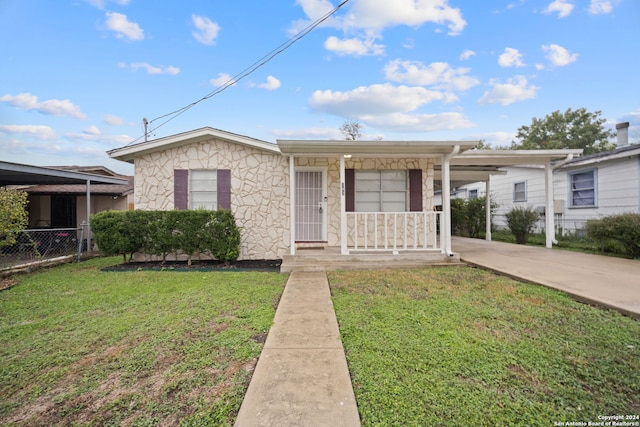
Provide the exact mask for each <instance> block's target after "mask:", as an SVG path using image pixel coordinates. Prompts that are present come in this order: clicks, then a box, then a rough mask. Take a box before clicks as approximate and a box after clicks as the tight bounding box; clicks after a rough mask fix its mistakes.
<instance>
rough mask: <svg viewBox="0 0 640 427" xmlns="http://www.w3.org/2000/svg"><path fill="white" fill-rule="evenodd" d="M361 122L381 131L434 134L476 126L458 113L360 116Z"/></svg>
mask: <svg viewBox="0 0 640 427" xmlns="http://www.w3.org/2000/svg"><path fill="white" fill-rule="evenodd" d="M358 119H359V120H361V121H362V122H364V123H365V124H370V126H375V127H376V128H379V129H384V130H391V131H394V132H433V131H438V130H451V129H463V128H470V127H473V126H475V124H474V123H473V122H472V121H470V120H469V119H467V118H466V117H464V115H463V114H461V113H458V112H447V113H438V114H404V113H391V114H385V115H380V116H367V115H363V116H359V117H358Z"/></svg>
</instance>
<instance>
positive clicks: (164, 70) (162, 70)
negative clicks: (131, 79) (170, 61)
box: [120, 62, 180, 76]
mask: <svg viewBox="0 0 640 427" xmlns="http://www.w3.org/2000/svg"><path fill="white" fill-rule="evenodd" d="M120 66H121V67H125V68H126V67H129V68H131V70H132V71H138V70H140V69H143V70H145V71H146V72H147V74H169V75H172V76H175V75H177V74H179V73H180V68H178V67H173V66H169V67H156V66H153V65H151V64H148V63H146V62H133V63H131V64H129V65H128V66H127V65H126V64H120Z"/></svg>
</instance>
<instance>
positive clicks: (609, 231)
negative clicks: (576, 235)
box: [586, 213, 640, 258]
mask: <svg viewBox="0 0 640 427" xmlns="http://www.w3.org/2000/svg"><path fill="white" fill-rule="evenodd" d="M586 230H587V236H588V237H589V238H590V239H592V240H593V241H596V242H601V244H602V246H603V247H604V246H605V244H607V243H609V242H611V241H614V242H617V243H618V244H619V245H620V246H621V250H622V252H623V253H624V254H625V255H627V256H630V257H631V258H640V214H636V213H624V214H619V215H612V216H607V217H604V218H602V219H598V220H590V221H587V225H586Z"/></svg>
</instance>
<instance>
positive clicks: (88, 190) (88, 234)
mask: <svg viewBox="0 0 640 427" xmlns="http://www.w3.org/2000/svg"><path fill="white" fill-rule="evenodd" d="M90 216H91V180H90V179H88V180H87V253H88V254H90V253H91V222H90V221H89V217H90Z"/></svg>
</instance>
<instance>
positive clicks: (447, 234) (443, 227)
mask: <svg viewBox="0 0 640 427" xmlns="http://www.w3.org/2000/svg"><path fill="white" fill-rule="evenodd" d="M450 178H451V176H450V173H449V158H448V157H447V156H442V219H443V221H442V222H443V224H440V233H444V246H443V247H442V248H440V249H441V251H442V253H443V254H445V253H446V254H448V253H451V183H450V182H449V180H450Z"/></svg>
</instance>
